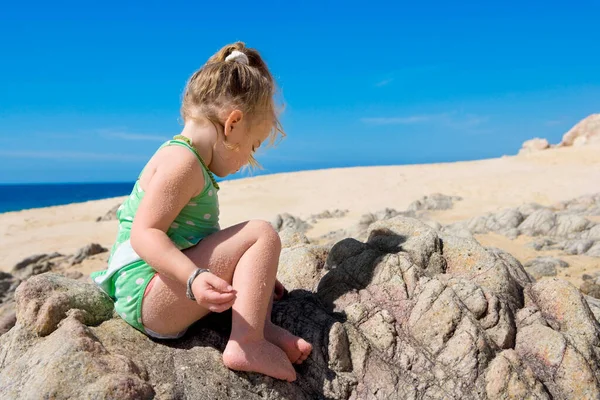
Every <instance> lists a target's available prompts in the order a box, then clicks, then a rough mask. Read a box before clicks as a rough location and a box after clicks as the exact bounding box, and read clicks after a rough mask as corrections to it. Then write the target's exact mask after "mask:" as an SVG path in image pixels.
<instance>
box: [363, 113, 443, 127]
mask: <svg viewBox="0 0 600 400" xmlns="http://www.w3.org/2000/svg"><path fill="white" fill-rule="evenodd" d="M445 115H446V114H431V115H427V114H422V115H411V116H407V117H378V118H361V121H362V122H364V123H365V124H372V125H412V124H420V123H427V122H432V121H435V120H439V119H440V118H442V117H443V116H445Z"/></svg>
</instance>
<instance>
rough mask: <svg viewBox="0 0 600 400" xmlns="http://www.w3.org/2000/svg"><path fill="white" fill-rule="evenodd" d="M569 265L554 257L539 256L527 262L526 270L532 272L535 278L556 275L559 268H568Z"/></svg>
mask: <svg viewBox="0 0 600 400" xmlns="http://www.w3.org/2000/svg"><path fill="white" fill-rule="evenodd" d="M568 266H569V264H568V263H566V262H565V261H563V260H559V259H558V258H554V257H537V258H535V259H533V260H531V261H529V262H527V263H525V265H524V267H525V271H527V272H528V273H530V274H531V275H532V276H533V277H534V278H535V279H540V278H542V277H544V276H556V274H557V269H558V268H567V267H568Z"/></svg>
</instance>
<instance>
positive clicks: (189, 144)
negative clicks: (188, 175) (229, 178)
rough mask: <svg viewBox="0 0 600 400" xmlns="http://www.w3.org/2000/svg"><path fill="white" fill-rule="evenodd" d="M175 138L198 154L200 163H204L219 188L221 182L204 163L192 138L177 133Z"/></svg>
mask: <svg viewBox="0 0 600 400" xmlns="http://www.w3.org/2000/svg"><path fill="white" fill-rule="evenodd" d="M173 140H174V141H178V142H183V143H185V144H186V145H187V146H186V147H189V148H190V150H192V151H193V152H194V154H196V157H198V160H199V161H200V164H202V166H203V167H204V169H205V170H206V172H207V173H208V176H209V178H210V180H211V182H212V184H213V186H214V187H215V188H216V189H217V190H219V184H218V183H217V180H216V179H215V177H214V175H213V173H212V172H211V171H210V169H208V167H207V166H206V164H205V163H204V160H203V159H202V157H200V154H198V150H196V148H195V147H194V146H193V144H192V139H190V138H188V137H186V136H183V135H175V136H173Z"/></svg>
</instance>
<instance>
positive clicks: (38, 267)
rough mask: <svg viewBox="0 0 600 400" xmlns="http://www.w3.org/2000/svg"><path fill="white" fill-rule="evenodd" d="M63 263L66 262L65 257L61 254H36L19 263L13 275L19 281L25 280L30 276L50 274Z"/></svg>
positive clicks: (13, 270)
mask: <svg viewBox="0 0 600 400" xmlns="http://www.w3.org/2000/svg"><path fill="white" fill-rule="evenodd" d="M62 261H64V256H63V255H62V254H59V253H51V254H36V255H33V256H30V257H27V258H25V259H24V260H22V261H20V262H19V263H17V264H16V265H15V266H14V267H13V269H12V274H13V275H14V276H15V277H17V278H18V279H21V280H24V279H27V278H29V277H30V276H33V275H37V274H41V273H44V272H48V271H50V270H51V269H52V268H53V267H55V266H56V265H58V264H60V262H62Z"/></svg>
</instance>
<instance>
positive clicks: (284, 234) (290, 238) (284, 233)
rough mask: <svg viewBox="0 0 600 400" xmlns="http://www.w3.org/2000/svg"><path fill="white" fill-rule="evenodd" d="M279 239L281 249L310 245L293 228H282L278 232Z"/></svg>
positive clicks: (302, 235) (300, 233)
mask: <svg viewBox="0 0 600 400" xmlns="http://www.w3.org/2000/svg"><path fill="white" fill-rule="evenodd" d="M279 238H280V239H281V247H283V248H288V247H294V246H298V245H303V244H309V243H310V241H309V240H308V239H307V237H306V236H305V235H304V234H303V233H302V232H298V231H297V230H295V229H293V228H284V229H283V230H281V231H279Z"/></svg>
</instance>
